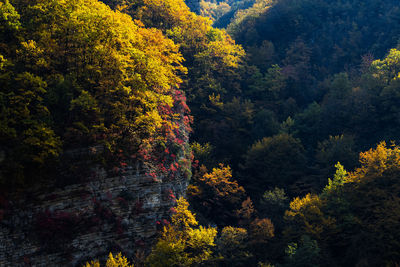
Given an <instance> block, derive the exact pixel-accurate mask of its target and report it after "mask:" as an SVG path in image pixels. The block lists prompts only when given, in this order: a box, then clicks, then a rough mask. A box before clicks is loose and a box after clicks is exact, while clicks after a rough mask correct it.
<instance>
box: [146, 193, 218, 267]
mask: <svg viewBox="0 0 400 267" xmlns="http://www.w3.org/2000/svg"><path fill="white" fill-rule="evenodd" d="M188 206H189V203H188V202H187V201H186V200H185V199H184V198H180V199H178V200H177V207H176V213H175V214H174V215H173V216H172V218H171V224H170V225H167V226H164V229H163V231H162V234H161V237H160V238H159V240H158V241H157V244H156V245H155V247H153V249H152V252H151V253H150V255H149V256H148V258H147V260H146V262H147V264H148V265H149V266H191V265H196V264H200V263H202V262H205V261H207V260H210V259H211V258H212V248H213V247H214V246H215V243H214V240H215V236H216V235H217V230H216V229H215V228H211V227H209V228H206V227H203V226H200V227H198V228H194V227H196V226H197V225H198V222H197V221H196V219H195V217H194V215H193V214H192V212H191V211H190V210H188Z"/></svg>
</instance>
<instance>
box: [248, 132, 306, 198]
mask: <svg viewBox="0 0 400 267" xmlns="http://www.w3.org/2000/svg"><path fill="white" fill-rule="evenodd" d="M245 159H246V160H245V163H244V168H243V174H242V176H243V177H242V180H241V181H242V182H243V184H244V186H245V188H246V191H248V192H249V194H250V195H251V196H254V197H255V198H256V199H260V197H261V195H262V194H263V193H264V192H265V190H267V189H270V188H271V189H272V188H274V187H275V186H279V187H283V188H288V186H289V185H290V184H293V183H294V182H295V181H296V180H297V179H299V178H300V177H301V176H302V175H304V173H305V168H306V157H305V151H304V148H303V146H302V144H301V142H300V140H298V139H295V138H293V137H292V136H290V135H288V134H279V135H275V136H273V137H266V138H263V139H262V140H260V141H258V142H256V143H255V144H253V145H252V147H251V148H250V149H249V151H248V152H247V154H246V157H245Z"/></svg>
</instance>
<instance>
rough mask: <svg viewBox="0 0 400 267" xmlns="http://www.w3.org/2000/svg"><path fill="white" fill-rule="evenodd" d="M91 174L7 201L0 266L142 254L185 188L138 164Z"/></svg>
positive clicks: (0, 228) (0, 225)
mask: <svg viewBox="0 0 400 267" xmlns="http://www.w3.org/2000/svg"><path fill="white" fill-rule="evenodd" d="M92 173H93V174H94V177H92V178H91V179H89V181H87V182H85V183H80V184H74V185H69V186H66V187H64V188H59V189H56V190H55V191H53V192H52V193H42V192H40V191H36V192H35V191H34V190H33V191H32V192H30V194H29V196H27V197H25V198H24V199H22V200H20V201H18V202H14V203H12V202H9V203H7V205H6V206H7V207H8V208H7V210H6V212H5V214H4V217H3V220H2V221H0V266H30V265H32V266H81V265H82V264H83V263H84V262H85V261H87V260H90V259H96V258H100V259H101V258H104V257H106V256H107V254H108V253H109V252H113V251H114V252H117V251H121V252H122V253H124V254H125V255H126V256H127V257H129V258H134V257H135V256H136V257H137V256H138V255H140V254H142V255H143V254H145V251H146V250H148V248H149V245H151V244H152V242H153V241H154V240H155V237H156V233H157V229H160V228H161V227H162V225H163V224H165V223H167V220H168V218H169V217H170V215H171V213H170V208H171V207H172V206H173V205H174V203H175V197H179V196H181V195H183V194H184V192H185V189H186V186H187V178H186V177H185V176H184V175H179V174H178V175H176V177H175V178H174V179H173V180H169V181H168V180H165V179H154V177H152V176H150V175H149V174H147V173H146V172H145V171H144V169H143V168H142V167H141V166H140V165H139V164H136V165H133V164H131V165H129V164H128V165H127V166H125V167H124V168H122V169H120V170H119V171H118V172H113V171H111V172H106V171H105V170H104V169H102V168H98V167H97V168H94V169H93V170H92ZM161 178H162V177H161ZM163 180H164V181H163Z"/></svg>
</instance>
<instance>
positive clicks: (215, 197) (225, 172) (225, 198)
mask: <svg viewBox="0 0 400 267" xmlns="http://www.w3.org/2000/svg"><path fill="white" fill-rule="evenodd" d="M203 168H204V167H203ZM194 179H195V181H193V185H190V186H189V188H188V196H189V199H190V201H191V202H192V203H193V205H194V207H195V208H196V210H198V211H199V212H200V213H202V214H203V216H205V217H206V218H208V219H209V220H211V221H214V222H216V223H218V224H221V225H229V224H231V223H233V222H235V221H236V220H237V219H236V218H237V217H236V216H237V215H236V211H237V210H238V209H240V205H241V203H242V201H243V200H244V198H245V190H244V189H243V187H241V186H239V185H238V183H237V181H235V180H233V178H232V170H231V168H230V167H229V166H224V165H223V164H220V165H219V168H213V170H212V172H210V173H204V171H203V175H200V176H195V177H194Z"/></svg>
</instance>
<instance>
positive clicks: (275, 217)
mask: <svg viewBox="0 0 400 267" xmlns="http://www.w3.org/2000/svg"><path fill="white" fill-rule="evenodd" d="M288 207H289V199H288V197H287V195H286V193H285V191H284V190H283V189H280V188H278V187H275V188H274V190H267V191H265V192H264V194H263V196H262V198H261V200H260V204H259V209H258V210H259V213H260V214H262V216H263V217H267V218H270V219H271V220H272V222H273V223H274V225H275V227H276V228H277V229H279V230H281V229H282V227H283V224H284V223H283V215H284V213H285V210H286V209H288Z"/></svg>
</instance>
